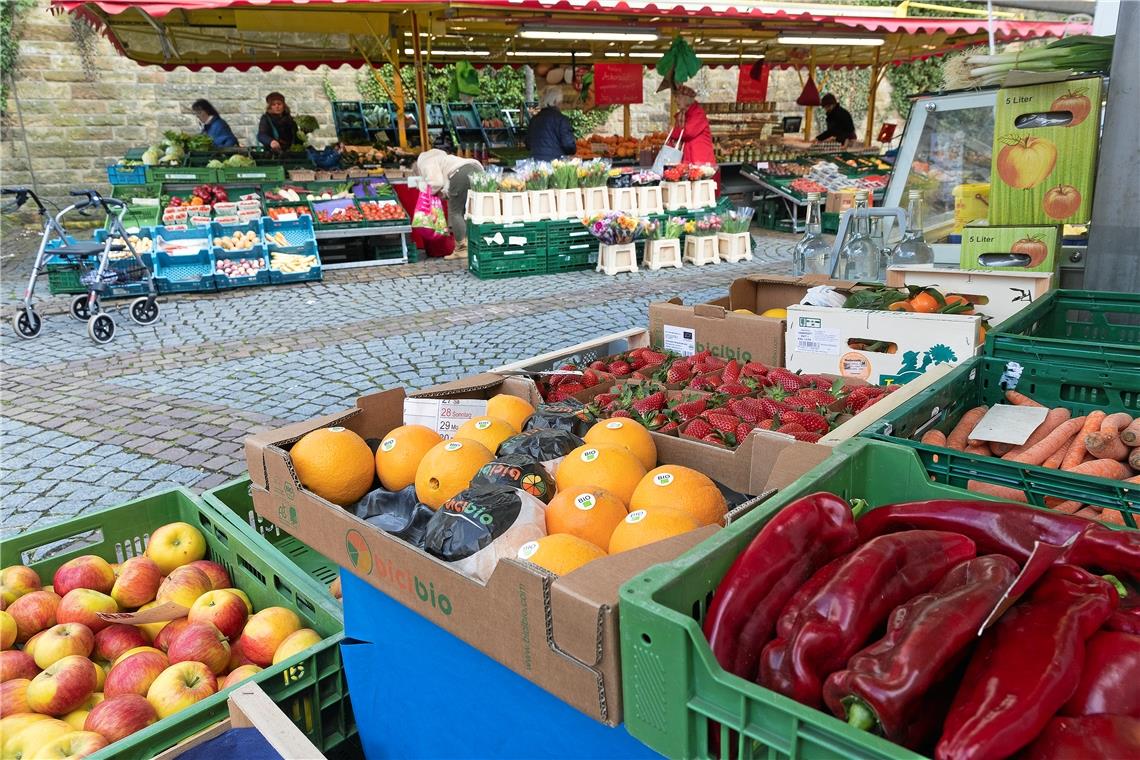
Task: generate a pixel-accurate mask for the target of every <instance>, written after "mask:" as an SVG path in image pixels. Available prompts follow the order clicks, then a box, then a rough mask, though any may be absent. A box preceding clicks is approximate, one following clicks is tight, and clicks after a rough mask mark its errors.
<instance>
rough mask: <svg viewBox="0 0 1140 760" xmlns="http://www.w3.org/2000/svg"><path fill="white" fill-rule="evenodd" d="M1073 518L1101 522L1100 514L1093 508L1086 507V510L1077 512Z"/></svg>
mask: <svg viewBox="0 0 1140 760" xmlns="http://www.w3.org/2000/svg"><path fill="white" fill-rule="evenodd" d="M1073 516H1074V517H1084V518H1085V519H1088V520H1099V519H1100V512H1098V511H1096V510H1095V509H1093V508H1092V507H1085V508H1084V509H1082V510H1079V511H1078V512H1075V513H1074V514H1073Z"/></svg>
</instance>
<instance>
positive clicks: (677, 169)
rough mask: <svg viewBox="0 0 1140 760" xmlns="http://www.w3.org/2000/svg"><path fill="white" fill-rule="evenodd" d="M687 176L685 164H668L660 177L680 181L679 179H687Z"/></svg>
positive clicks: (670, 180)
mask: <svg viewBox="0 0 1140 760" xmlns="http://www.w3.org/2000/svg"><path fill="white" fill-rule="evenodd" d="M688 177H689V171H688V166H686V165H685V164H678V165H677V166H670V167H669V168H668V169H666V170H665V171H664V172H662V174H661V179H663V180H665V181H666V182H680V181H681V180H684V179H688Z"/></svg>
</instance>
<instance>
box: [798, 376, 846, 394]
mask: <svg viewBox="0 0 1140 760" xmlns="http://www.w3.org/2000/svg"><path fill="white" fill-rule="evenodd" d="M800 378H802V379H803V381H804V383H805V384H806V385H808V386H810V387H813V388H823V389H825V390H826V389H827V388H830V387H832V379H831V378H830V377H824V376H823V375H800ZM840 387H842V385H840Z"/></svg>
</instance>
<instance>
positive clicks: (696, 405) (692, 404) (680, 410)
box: [673, 398, 708, 422]
mask: <svg viewBox="0 0 1140 760" xmlns="http://www.w3.org/2000/svg"><path fill="white" fill-rule="evenodd" d="M706 408H708V402H706V401H705V400H704V399H703V398H699V399H697V400H696V401H686V402H684V403H681V404H677V405H676V406H675V407H673V413H674V414H675V415H676V416H677V418H678V419H679V420H681V422H688V421H689V420H691V419H693V418H694V417H696V416H697V415H698V414H700V413H701V412H703V411H704V410H705V409H706Z"/></svg>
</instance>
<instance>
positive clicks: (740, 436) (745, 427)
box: [733, 422, 752, 441]
mask: <svg viewBox="0 0 1140 760" xmlns="http://www.w3.org/2000/svg"><path fill="white" fill-rule="evenodd" d="M751 432H752V426H751V425H749V424H748V423H747V422H741V423H740V424H739V425H737V426H736V430H734V431H733V435H735V436H736V440H738V441H743V440H744V439H745V438H747V437H748V434H749V433H751Z"/></svg>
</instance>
